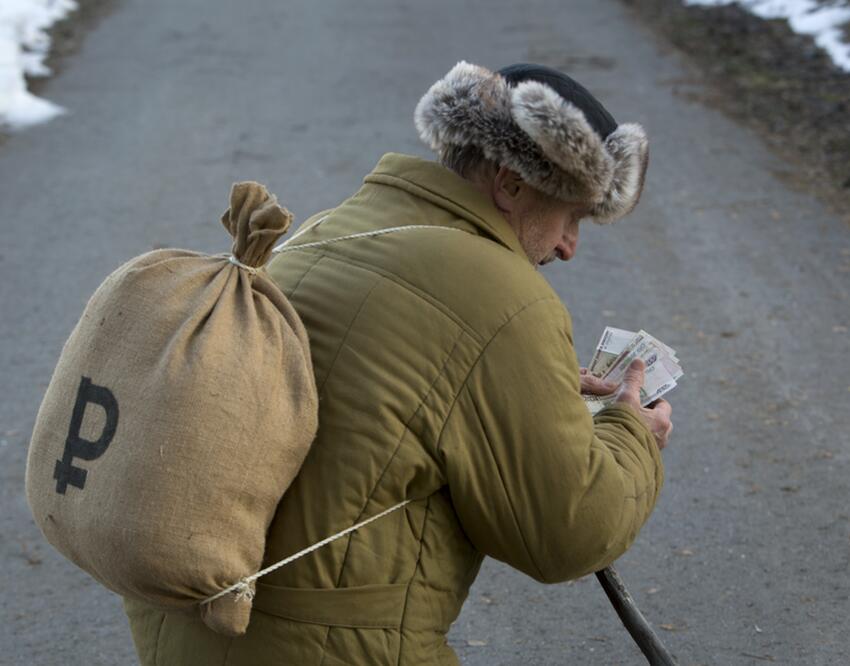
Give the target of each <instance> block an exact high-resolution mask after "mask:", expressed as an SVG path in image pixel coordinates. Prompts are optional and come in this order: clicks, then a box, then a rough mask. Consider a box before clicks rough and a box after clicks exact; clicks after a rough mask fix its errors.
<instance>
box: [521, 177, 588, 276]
mask: <svg viewBox="0 0 850 666" xmlns="http://www.w3.org/2000/svg"><path fill="white" fill-rule="evenodd" d="M528 199H529V202H528V205H527V206H525V205H524V206H520V207H519V210H517V211H516V214H515V215H514V216H512V217H513V220H511V221H510V223H511V226H512V227H514V231H516V233H517V237H518V238H519V242H520V244H521V245H522V247H523V249H524V250H525V253H526V254H527V255H528V259H529V261H530V262H531V263H532V264H534V265H535V266H544V265H545V264H548V263H550V262H552V261H554V260H555V259H560V260H561V261H569V260H570V259H572V257H573V255H575V253H576V249H577V248H578V235H579V222H580V221H581V219H582V218H583V217H587V215H588V213H589V211H588V209H587V207H586V206H584V205H581V204H575V203H566V202H563V201H557V200H553V199H551V198H547V199H544V198H543V197H541V196H540V195H537V193H530V195H529V197H528Z"/></svg>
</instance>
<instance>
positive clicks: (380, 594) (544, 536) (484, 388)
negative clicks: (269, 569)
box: [125, 154, 662, 666]
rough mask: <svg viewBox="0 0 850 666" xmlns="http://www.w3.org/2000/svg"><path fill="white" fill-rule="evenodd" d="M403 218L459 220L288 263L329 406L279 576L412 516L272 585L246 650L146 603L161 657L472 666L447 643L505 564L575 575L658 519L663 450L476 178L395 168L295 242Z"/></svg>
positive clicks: (171, 664)
mask: <svg viewBox="0 0 850 666" xmlns="http://www.w3.org/2000/svg"><path fill="white" fill-rule="evenodd" d="M308 222H309V221H308ZM400 225H434V226H438V227H441V228H440V229H414V230H405V231H400V232H395V233H392V234H387V235H382V236H378V237H372V238H365V239H358V240H349V241H343V242H338V243H333V244H328V245H324V246H320V247H314V248H307V249H303V250H298V251H295V252H289V253H286V254H283V255H280V256H278V257H277V258H275V259H274V260H273V261H272V262H271V264H270V265H269V267H268V271H269V274H270V275H271V276H272V278H273V279H274V280H275V281H276V282H277V284H278V285H279V286H280V287H281V288H282V289H283V291H284V292H285V293H286V294H287V296H288V297H289V298H290V299H291V301H292V303H293V304H294V305H295V307H296V309H297V310H298V312H299V314H300V316H301V318H302V319H303V321H304V323H305V325H306V327H307V331H308V333H309V335H310V341H311V350H312V354H313V362H314V367H315V372H316V379H317V385H318V389H319V400H320V412H319V434H318V437H317V439H316V442H315V443H314V445H313V448H312V450H311V452H310V454H309V455H308V457H307V460H306V462H305V463H304V466H303V468H302V469H301V472H300V473H299V475H298V477H297V478H296V480H295V482H294V483H293V485H292V486H291V487H290V489H289V490H288V492H287V493H286V495H285V496H284V498H283V500H282V501H281V503H280V505H279V507H278V511H277V515H276V517H275V519H274V522H273V523H272V525H271V528H270V530H269V534H268V541H267V552H266V564H271V563H273V562H275V561H277V560H279V559H282V558H284V557H286V556H287V555H289V554H292V553H294V552H296V551H298V550H300V549H302V548H304V547H306V546H308V545H310V544H313V543H315V542H318V541H320V540H321V539H323V538H325V537H327V536H329V535H331V534H334V533H336V532H339V531H341V530H343V529H345V528H346V527H349V526H351V525H353V524H355V523H357V522H358V521H361V520H363V519H365V518H368V517H369V516H373V515H375V514H377V513H379V512H381V511H382V510H384V509H387V508H388V507H391V506H393V505H394V504H396V503H398V502H400V501H402V500H405V499H412V500H413V502H412V503H411V504H409V505H407V506H406V507H405V508H403V509H401V510H399V511H396V512H394V513H392V514H390V515H388V516H386V517H384V518H382V519H381V520H379V521H377V522H375V523H372V524H370V525H369V526H367V527H364V528H362V529H360V530H358V531H357V532H355V533H354V534H353V535H351V536H349V537H346V538H343V539H340V540H338V541H336V542H334V543H333V544H331V545H328V546H325V547H324V548H322V549H320V550H318V551H316V552H314V553H312V554H310V555H308V556H306V557H304V558H302V559H300V560H297V561H296V562H294V563H292V564H291V565H289V566H287V567H284V568H282V569H280V570H278V571H276V572H274V573H272V574H270V575H268V576H266V577H265V578H262V579H260V581H259V583H260V584H259V585H258V590H257V597H256V599H255V603H254V612H253V613H252V617H251V623H250V626H249V628H248V632H247V634H246V635H245V636H244V637H240V638H237V639H229V638H225V637H222V636H219V635H216V634H214V633H212V632H211V631H210V630H208V629H207V628H206V627H205V626H204V625H203V624H202V623H201V622H200V620H198V619H197V618H196V617H193V616H191V615H182V614H178V613H162V612H160V611H157V610H155V609H152V608H149V607H147V606H144V605H142V604H139V603H137V602H132V601H129V600H128V601H126V602H125V604H126V609H127V613H128V616H129V618H130V624H131V627H132V630H133V636H134V639H135V642H136V646H137V649H138V651H139V654H140V656H141V659H142V662H143V663H144V664H156V665H157V666H193V665H196V664H197V665H198V666H218V665H221V666H224V665H228V666H265V665H269V666H271V665H272V664H274V665H282V664H293V665H298V666H301V665H305V664H324V665H327V666H336V665H339V664H379V665H383V664H395V665H403V664H456V663H458V662H457V658H456V657H455V655H454V653H453V651H452V650H451V648H450V647H449V646H448V645H447V643H446V632H447V631H448V629H449V626H450V625H451V623H452V622H453V621H454V620H455V618H456V617H457V615H458V613H459V611H460V608H461V605H462V604H463V601H464V599H465V598H466V595H467V592H468V590H469V587H470V585H471V584H472V582H473V580H474V579H475V576H476V574H477V573H478V569H479V567H480V565H481V562H482V560H483V558H484V556H485V555H489V556H491V557H495V558H497V559H499V560H501V561H503V562H506V563H508V564H510V565H511V566H513V567H515V568H517V569H519V570H520V571H522V572H524V573H526V574H527V575H529V576H531V577H533V578H535V579H536V580H538V581H541V582H544V583H556V582H560V581H566V580H569V579H573V578H577V577H579V576H583V575H585V574H588V573H591V572H593V571H596V570H598V569H601V568H602V567H604V566H606V565H607V564H609V563H611V562H612V561H613V560H615V559H616V558H617V557H619V556H620V555H621V554H622V553H623V552H624V551H625V550H626V549H627V548H628V547H629V546H630V544H631V543H632V541H633V540H634V538H635V536H636V535H637V533H638V530H640V528H641V526H642V525H643V524H644V522H645V521H646V520H647V518H648V517H649V514H650V512H651V511H652V508H653V506H654V505H655V501H656V498H657V496H658V492H659V490H660V488H661V483H662V465H661V460H660V457H659V453H658V450H657V447H656V446H655V443H654V440H653V438H652V436H651V435H650V433H649V432H648V431H647V429H646V428H645V427H644V425H643V424H642V423H641V421H640V420H639V419H638V417H637V415H636V414H635V413H634V412H633V411H631V410H629V409H621V408H616V409H607V410H604V411H603V412H601V413H600V414H599V415H598V416H597V417H596V419H595V421H594V419H592V418H591V416H590V415H589V413H588V410H587V408H586V407H585V405H584V401H583V400H582V398H581V397H580V395H579V373H578V363H577V361H576V356H575V352H574V350H573V341H572V326H571V322H570V317H569V314H568V312H567V310H566V309H565V308H564V306H563V304H562V303H561V301H560V299H559V298H558V296H557V295H556V294H555V292H554V291H553V290H552V289H551V287H550V286H549V284H548V283H547V282H546V281H545V280H544V279H543V277H542V276H541V275H540V274H539V273H538V272H537V271H536V270H535V269H534V267H533V266H532V265H531V264H530V263H529V261H528V259H527V258H526V256H525V254H524V253H523V251H522V248H521V246H520V245H519V242H518V240H517V238H516V235H515V234H514V233H513V231H512V230H511V228H510V227H509V226H508V225H507V223H506V222H505V220H504V219H503V217H502V216H501V215H500V214H499V212H498V211H497V210H496V209H495V208H494V207H493V205H492V204H491V203H490V202H489V201H488V200H487V199H485V197H484V196H483V195H482V194H480V193H479V192H477V191H476V190H475V189H474V188H473V187H471V186H470V185H469V183H468V182H467V181H465V180H463V179H462V178H460V177H458V176H456V175H455V174H453V173H452V172H451V171H449V170H447V169H445V168H443V167H441V166H440V165H438V164H436V163H433V162H427V161H424V160H420V159H417V158H413V157H407V156H403V155H396V154H389V155H386V156H384V157H383V158H382V159H381V161H380V163H379V164H378V165H377V167H376V168H375V170H374V171H373V172H372V173H371V174H370V175H369V176H367V177H366V179H365V184H364V185H363V187H362V188H361V189H360V190H359V191H358V192H357V193H356V194H355V195H354V196H353V197H351V198H350V199H348V200H347V201H345V202H343V203H342V204H341V205H340V206H339V207H338V208H336V209H334V210H332V211H330V213H329V214H328V217H327V218H326V219H325V220H324V221H323V222H322V223H321V224H319V225H318V226H316V227H314V228H313V229H312V230H310V231H308V232H307V233H305V234H304V235H302V236H301V237H300V238H298V239H297V241H296V243H298V244H301V243H310V242H313V241H318V240H324V239H330V238H336V237H339V236H343V235H346V234H351V233H357V232H364V231H369V230H374V229H381V228H389V227H395V226H400ZM270 408H271V407H270Z"/></svg>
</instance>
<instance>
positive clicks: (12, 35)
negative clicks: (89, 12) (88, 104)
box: [0, 0, 77, 130]
mask: <svg viewBox="0 0 850 666" xmlns="http://www.w3.org/2000/svg"><path fill="white" fill-rule="evenodd" d="M76 8H77V4H76V2H74V0H0V128H4V127H5V128H10V129H13V130H16V129H21V128H24V127H28V126H30V125H34V124H37V123H43V122H46V121H48V120H50V119H51V118H55V117H56V116H57V115H59V114H61V113H64V109H62V107H60V106H57V105H56V104H53V103H52V102H48V101H47V100H45V99H41V98H40V97H36V96H35V95H33V94H32V93H31V92H29V91H28V90H27V84H26V80H25V79H24V76H25V75H27V76H48V75H49V74H50V69H49V68H48V67H47V66H46V65H45V64H44V61H45V59H46V58H47V54H48V53H49V51H50V37H49V36H48V35H47V29H48V28H49V27H50V26H51V25H53V24H54V23H55V22H56V21H58V20H60V19H62V18H65V17H66V16H67V15H68V14H69V13H70V12H72V11H73V10H75V9H76Z"/></svg>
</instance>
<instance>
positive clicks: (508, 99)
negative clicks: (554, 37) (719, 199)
mask: <svg viewBox="0 0 850 666" xmlns="http://www.w3.org/2000/svg"><path fill="white" fill-rule="evenodd" d="M414 120H415V122H416V128H417V130H418V131H419V136H420V138H421V139H422V140H423V141H424V142H425V143H426V144H428V145H429V146H430V147H431V148H432V149H433V150H435V151H436V152H438V153H440V154H441V155H442V154H443V153H444V152H445V151H446V150H448V149H449V148H451V147H452V146H466V145H470V144H471V145H475V146H478V147H479V148H480V149H481V150H482V152H483V153H484V155H485V156H486V157H487V158H488V159H490V160H492V161H494V162H496V163H497V164H501V165H504V166H506V167H508V168H509V169H512V170H514V171H516V172H517V173H518V174H519V175H520V176H521V177H522V178H523V179H524V180H525V181H526V182H527V183H529V184H530V185H532V186H533V187H535V188H537V189H539V190H540V191H542V192H545V193H546V194H549V195H551V196H554V197H556V198H558V199H561V200H563V201H582V202H587V203H589V204H591V206H592V208H593V218H594V221H596V222H599V223H607V222H611V221H613V220H615V219H617V218H619V217H622V216H623V215H625V214H626V213H628V212H630V211H631V210H632V209H633V208H634V207H635V205H637V201H638V198H639V197H640V193H641V189H642V187H643V181H644V174H645V170H646V165H647V155H648V152H647V139H646V134H645V133H644V132H643V129H642V128H641V127H640V126H639V125H621V126H620V127H618V128H617V129H616V130H615V131H614V132H613V133H612V134H611V135H609V136H608V138H607V139H606V140H604V141H603V139H602V138H601V137H600V135H599V134H597V132H596V131H594V129H593V128H592V127H591V126H590V124H589V123H588V121H587V118H586V117H585V115H584V113H583V112H582V111H581V109H579V108H578V107H577V106H576V105H574V104H572V103H571V102H570V101H568V100H566V99H564V98H563V97H561V95H559V94H558V93H557V92H555V90H553V89H552V88H551V87H549V86H548V85H546V84H544V83H541V82H538V81H533V80H531V81H522V82H520V83H519V84H518V85H516V86H515V87H511V86H509V85H508V82H507V81H506V80H505V79H504V78H503V77H502V76H500V75H499V74H496V73H493V72H491V71H490V70H488V69H486V68H484V67H479V66H477V65H472V64H469V63H467V62H459V63H458V64H457V65H455V66H454V67H453V68H452V69H451V71H449V73H448V74H447V75H446V76H445V77H444V78H443V79H441V80H439V81H437V82H436V83H435V84H434V85H433V86H431V88H430V90H428V92H427V93H426V94H425V95H424V96H423V97H422V99H421V100H419V104H418V105H417V106H416V111H415V113H414Z"/></svg>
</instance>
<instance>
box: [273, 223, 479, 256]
mask: <svg viewBox="0 0 850 666" xmlns="http://www.w3.org/2000/svg"><path fill="white" fill-rule="evenodd" d="M327 217H328V216H327V215H325V216H324V217H321V218H319V219H318V220H316V221H315V222H313V223H312V224H310V225H308V226H307V227H305V228H304V229H301V230H300V231H299V232H298V233H296V234H295V235H294V236H293V237H292V238H290V239H289V240H287V241H286V242H284V243H281V244H280V245H278V246H277V247H275V248H274V250H272V253H273V254H281V253H283V252H291V251H293V250H303V249H306V248H310V247H322V246H324V245H330V244H331V243H340V242H342V241H348V240H355V239H357V238H372V237H373V236H383V235H385V234H393V233H396V232H398V231H409V230H411V229H442V230H443V231H463V229H456V228H454V227H441V226H439V225H436V224H407V225H403V226H399V227H388V228H387V229H374V230H373V231H361V232H360V233H355V234H346V235H345V236H337V237H335V238H327V239H325V240H320V241H313V242H311V243H299V244H297V245H292V244H291V243H292V241H294V240H295V239H296V238H298V237H299V236H301V235H302V234H304V233H306V232H308V231H310V230H311V229H313V228H314V227H316V226H318V225H319V224H321V223H322V222H324V221H325V220H326V219H327Z"/></svg>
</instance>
